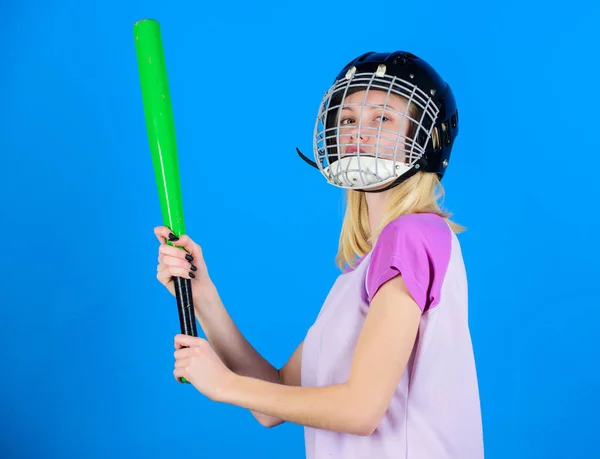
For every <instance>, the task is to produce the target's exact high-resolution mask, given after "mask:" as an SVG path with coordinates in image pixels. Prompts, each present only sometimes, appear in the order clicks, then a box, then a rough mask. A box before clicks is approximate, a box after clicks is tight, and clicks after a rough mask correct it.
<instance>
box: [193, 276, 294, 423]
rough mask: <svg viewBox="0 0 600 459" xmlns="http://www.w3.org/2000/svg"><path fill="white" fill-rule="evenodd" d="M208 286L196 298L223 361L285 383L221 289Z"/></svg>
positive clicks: (240, 371) (234, 368)
mask: <svg viewBox="0 0 600 459" xmlns="http://www.w3.org/2000/svg"><path fill="white" fill-rule="evenodd" d="M207 290H208V291H207ZM207 290H205V291H203V292H202V296H200V295H198V296H196V297H195V298H194V306H195V313H196V318H197V319H198V322H200V326H201V327H202V330H203V331H204V334H205V335H206V338H207V340H208V342H209V343H210V344H211V346H212V348H213V349H214V351H215V353H216V354H217V355H218V356H219V358H220V359H221V361H222V362H223V363H224V364H225V365H226V366H227V367H228V368H229V369H230V370H231V371H232V372H234V373H236V374H238V375H241V376H248V377H252V378H257V379H260V380H263V381H269V382H272V383H278V384H279V383H281V380H280V377H279V372H278V370H277V369H276V368H275V367H274V366H273V365H271V364H270V363H269V362H268V361H267V360H266V359H265V358H264V357H263V356H262V355H261V354H260V353H259V352H258V351H257V350H256V349H255V348H254V347H253V346H252V345H251V344H250V343H249V342H248V340H247V339H246V338H245V337H244V336H243V335H242V333H241V332H240V330H239V329H238V327H237V326H236V324H235V323H234V322H233V320H232V318H231V316H230V315H229V313H228V312H227V309H226V308H225V306H224V305H223V302H222V301H221V299H220V297H219V294H218V292H217V289H216V288H215V287H211V288H210V289H207ZM252 414H254V416H255V417H256V418H257V420H258V421H259V422H260V423H261V424H263V425H265V426H268V427H272V426H274V425H277V424H280V423H281V422H283V421H282V420H281V419H278V418H274V417H271V416H267V415H265V414H262V413H255V412H253V413H252Z"/></svg>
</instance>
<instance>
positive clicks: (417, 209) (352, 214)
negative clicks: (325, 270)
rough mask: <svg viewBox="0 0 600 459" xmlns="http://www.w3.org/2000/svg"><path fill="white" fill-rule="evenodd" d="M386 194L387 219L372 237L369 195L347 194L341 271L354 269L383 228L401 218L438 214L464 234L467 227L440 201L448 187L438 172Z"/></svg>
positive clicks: (339, 255) (415, 177)
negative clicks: (455, 220)
mask: <svg viewBox="0 0 600 459" xmlns="http://www.w3.org/2000/svg"><path fill="white" fill-rule="evenodd" d="M385 193H388V197H387V204H386V209H385V213H384V216H383V218H382V220H381V223H380V224H379V227H378V228H376V229H375V231H374V232H373V234H370V233H371V230H370V225H369V210H368V207H367V200H366V196H365V193H363V192H360V191H356V190H347V191H346V211H345V215H344V220H343V222H342V230H341V233H340V240H339V248H338V253H337V256H336V264H337V265H338V267H339V268H340V269H342V270H344V269H345V268H346V267H352V268H354V267H355V264H356V262H357V261H358V259H359V258H361V257H362V256H364V255H366V254H367V253H369V252H370V251H371V249H372V248H373V246H374V245H375V242H376V241H377V238H378V237H379V234H380V233H381V231H382V230H383V228H384V227H385V226H386V225H387V224H388V223H390V222H391V221H392V220H395V219H396V218H398V217H400V216H401V215H406V214H416V213H432V214H436V215H439V216H440V217H442V218H443V219H444V220H445V221H446V222H447V223H448V224H449V225H450V228H451V229H452V231H454V232H455V233H460V232H462V231H464V227H462V226H460V225H458V224H456V223H454V222H453V221H452V220H450V216H451V214H450V213H449V212H447V211H444V210H442V208H441V207H440V204H439V200H440V199H441V198H442V197H443V196H444V188H443V187H442V184H441V183H440V181H439V179H438V176H437V174H435V173H430V172H418V173H416V174H415V175H413V176H412V177H410V178H409V179H407V180H406V181H404V182H403V183H401V184H400V185H398V186H396V187H394V188H392V189H390V190H388V191H386V192H385Z"/></svg>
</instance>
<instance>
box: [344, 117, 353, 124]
mask: <svg viewBox="0 0 600 459" xmlns="http://www.w3.org/2000/svg"><path fill="white" fill-rule="evenodd" d="M352 122H354V120H353V119H352V118H344V119H343V120H342V122H341V124H342V125H345V124H350V123H352Z"/></svg>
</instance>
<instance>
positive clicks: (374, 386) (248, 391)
mask: <svg viewBox="0 0 600 459" xmlns="http://www.w3.org/2000/svg"><path fill="white" fill-rule="evenodd" d="M420 317H421V310H420V309H419V307H418V306H417V304H416V303H415V301H414V300H413V298H412V297H411V295H410V293H409V291H408V289H407V287H406V285H405V284H404V281H403V279H402V277H400V276H396V277H394V278H393V279H391V280H389V281H388V282H386V283H385V284H383V285H382V286H381V288H380V289H379V291H378V292H377V294H376V295H375V297H374V298H373V300H372V301H371V305H370V307H369V312H368V313H367V317H366V319H365V323H364V327H363V330H362V331H361V334H360V337H359V339H358V343H357V346H356V349H355V351H354V356H353V360H352V367H351V372H350V376H349V378H348V381H347V382H345V383H344V384H339V385H332V386H326V387H298V386H296V387H294V386H291V385H290V386H288V385H281V384H276V383H272V382H268V381H263V380H258V379H254V378H251V377H246V376H239V375H238V376H235V377H233V378H232V379H231V382H230V384H229V385H228V387H227V389H226V390H224V391H223V392H222V394H223V395H222V396H221V397H220V401H222V402H225V403H230V404H234V405H237V406H240V407H244V408H247V409H250V410H252V411H255V412H260V413H263V414H264V415H267V416H271V417H273V418H278V419H281V420H284V421H290V422H293V423H296V424H301V425H305V426H311V427H316V428H320V429H327V430H334V431H338V432H347V433H351V434H356V435H369V434H371V433H372V432H373V431H374V430H375V428H376V427H377V425H378V424H379V422H380V420H381V418H382V416H383V415H384V413H385V412H386V410H387V408H388V406H389V404H390V402H391V399H392V397H393V394H394V391H395V388H396V386H397V385H398V383H399V381H400V378H401V377H402V374H403V373H404V370H405V368H406V364H407V362H408V359H409V357H410V354H411V352H412V348H413V345H414V342H415V338H416V335H417V331H418V328H419V320H420ZM298 360H299V359H298ZM292 368H295V366H294V365H291V366H290V367H289V371H290V372H289V373H288V374H289V375H290V378H297V377H298V376H297V375H296V373H295V372H296V371H297V370H296V369H294V370H292ZM292 374H294V376H292ZM294 382H295V383H297V382H298V380H297V379H296V380H294Z"/></svg>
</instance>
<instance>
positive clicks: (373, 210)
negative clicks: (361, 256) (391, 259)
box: [365, 190, 389, 235]
mask: <svg viewBox="0 0 600 459" xmlns="http://www.w3.org/2000/svg"><path fill="white" fill-rule="evenodd" d="M388 193H389V190H386V191H382V192H380V193H365V197H366V201H367V209H368V211H369V228H370V233H369V234H371V235H372V234H374V233H375V231H376V230H377V229H378V228H379V225H380V224H381V220H382V219H383V215H384V214H385V206H386V201H387V198H388Z"/></svg>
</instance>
